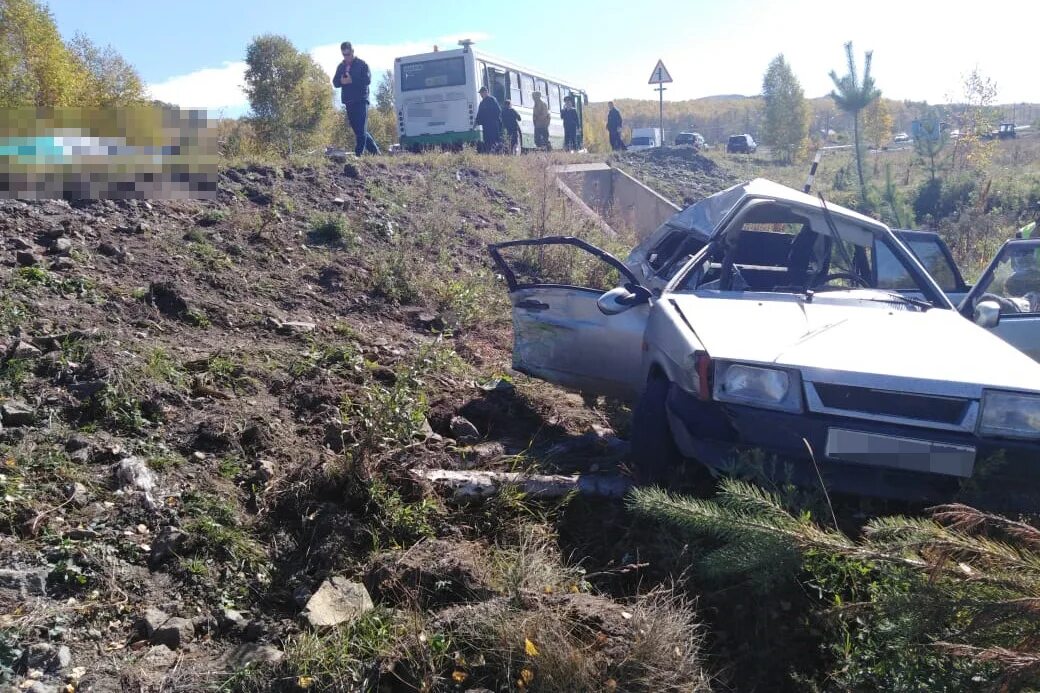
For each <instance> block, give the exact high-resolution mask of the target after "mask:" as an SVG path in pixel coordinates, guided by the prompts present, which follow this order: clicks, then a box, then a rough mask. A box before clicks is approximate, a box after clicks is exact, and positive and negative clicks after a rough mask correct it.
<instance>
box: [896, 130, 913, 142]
mask: <svg viewBox="0 0 1040 693" xmlns="http://www.w3.org/2000/svg"><path fill="white" fill-rule="evenodd" d="M892 141H893V142H895V143H896V144H901V143H903V142H909V141H910V135H908V134H906V133H905V132H901V133H899V134H898V135H896V136H895V137H893V138H892Z"/></svg>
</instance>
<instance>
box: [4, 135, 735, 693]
mask: <svg viewBox="0 0 1040 693" xmlns="http://www.w3.org/2000/svg"><path fill="white" fill-rule="evenodd" d="M642 156H643V158H645V159H646V162H647V166H648V167H649V168H648V169H647V170H648V171H649V172H650V173H651V174H653V172H655V171H657V167H664V166H671V165H672V161H673V158H674V157H675V156H679V158H680V162H681V164H682V166H684V167H688V164H689V162H688V161H687V160H688V159H690V157H691V156H692V157H696V155H695V154H687V153H686V152H680V154H678V155H673V154H651V155H642ZM636 157H637V155H625V156H623V157H621V160H622V161H623V162H628V161H630V160H631V161H635V160H636ZM525 159H526V157H525ZM543 163H544V162H543ZM709 163H710V162H709ZM689 168H690V174H689V176H688V177H687V178H684V179H682V182H681V183H680V184H679V185H680V188H678V189H677V190H681V192H682V194H683V195H686V194H687V193H689V194H694V193H698V192H700V191H705V192H707V191H708V190H707V186H709V185H710V186H711V187H712V190H711V191H714V190H716V189H718V188H719V187H721V185H719V184H718V182H717V181H718V178H717V177H718V174H717V172H714V171H713V170H712V169H711V168H710V167H709V166H707V165H706V164H704V162H703V161H701V160H700V159H699V158H697V159H696V161H695V165H694V166H692V167H689ZM532 171H534V173H532ZM537 171H538V164H532V163H522V162H520V161H519V160H507V159H501V160H498V159H496V160H493V161H481V160H479V159H478V158H476V157H474V156H472V155H459V156H447V155H431V156H427V157H422V158H419V157H397V158H393V159H386V160H382V161H378V160H377V161H374V162H373V161H367V160H366V161H362V162H359V163H347V164H346V165H345V166H344V165H342V164H334V163H330V162H311V163H309V164H306V165H293V166H290V165H270V164H242V165H236V166H229V167H227V168H225V169H224V170H222V172H221V176H220V186H219V196H218V199H217V200H216V201H205V202H203V201H170V202H158V201H152V202H143V201H141V202H135V201H124V202H112V201H108V202H103V201H88V202H82V203H74V204H71V205H70V204H68V203H65V202H61V201H45V202H20V201H0V241H2V254H0V261H2V266H0V292H2V293H0V417H2V419H0V421H2V430H0V556H2V557H3V558H2V561H0V566H2V567H0V690H12V691H14V690H29V691H38V692H41V693H42V692H44V691H58V690H61V691H116V690H134V691H160V690H207V689H212V690H377V689H378V690H452V691H456V690H457V691H464V690H474V691H475V690H485V689H493V690H615V689H616V690H647V691H649V690H692V689H699V688H702V687H705V686H706V684H705V681H706V675H705V674H704V672H703V671H702V669H701V666H700V660H699V651H698V648H699V636H698V635H697V633H696V630H695V621H694V617H693V613H692V610H691V609H690V608H689V606H688V605H686V604H685V603H683V602H682V601H681V600H678V598H677V597H675V596H674V595H672V594H671V593H670V592H667V591H660V590H648V589H642V588H640V587H639V584H640V580H641V579H642V578H640V577H639V576H638V570H639V569H638V564H639V563H640V561H639V560H637V559H636V557H635V556H632V555H626V554H625V550H624V548H623V547H621V545H620V544H618V545H613V544H610V545H605V546H604V548H603V550H602V552H601V553H600V554H599V558H598V559H597V560H593V561H586V563H585V568H584V569H582V568H578V567H576V561H577V560H579V559H581V558H582V556H583V555H584V554H580V555H572V554H573V553H574V552H573V550H572V549H573V546H568V545H566V544H562V545H561V543H560V541H559V540H558V538H557V535H556V530H555V527H556V525H555V522H556V518H558V517H559V516H560V514H561V513H565V512H567V511H566V509H565V506H566V502H561V503H558V504H555V505H546V504H544V503H543V504H534V503H532V502H530V501H529V500H528V499H526V498H524V497H523V496H522V494H519V493H515V492H510V491H508V490H506V491H503V492H501V493H499V494H498V495H497V496H496V497H495V498H494V499H492V500H491V501H489V502H487V503H484V504H481V505H477V506H471V505H470V506H467V505H463V506H459V505H457V504H454V503H453V502H451V501H450V500H448V499H446V498H445V497H443V496H442V495H441V494H439V493H438V492H437V490H436V489H434V488H432V487H431V486H430V485H429V484H426V483H424V482H422V481H421V479H419V478H418V477H417V476H416V474H415V473H414V472H415V471H416V470H418V469H426V468H445V469H455V470H460V469H469V468H473V467H480V468H485V469H497V470H510V471H537V472H555V471H568V472H569V471H574V470H582V471H589V470H594V471H595V470H601V471H602V470H608V469H617V468H618V465H619V464H620V465H621V467H622V468H623V466H624V464H623V462H624V454H625V449H626V444H625V442H624V438H625V426H626V425H627V424H626V422H627V412H626V411H625V410H623V409H620V408H618V407H617V406H616V405H612V404H610V403H605V402H598V403H596V402H587V401H583V400H582V399H581V398H580V397H577V396H574V395H569V394H566V393H563V392H561V391H559V390H556V389H554V388H551V387H548V386H546V385H544V384H541V383H538V382H535V381H530V380H528V379H526V378H523V377H521V376H519V375H518V374H516V373H513V372H511V371H510V369H509V358H510V356H509V354H510V351H509V350H510V338H511V334H510V323H509V317H508V304H507V302H506V300H505V292H504V290H503V287H502V285H501V283H500V282H499V281H498V280H497V279H496V277H495V276H494V273H493V270H492V268H491V266H490V263H489V262H488V259H487V254H486V250H485V244H486V243H487V242H488V241H490V240H495V239H502V238H509V237H521V236H526V235H527V234H528V233H529V232H530V228H531V227H532V225H533V224H534V223H535V220H536V218H537V219H538V220H539V223H542V224H544V223H545V222H546V220H547V219H548V220H549V222H550V224H551V225H552V226H553V228H554V229H562V230H564V231H566V232H568V233H575V234H578V235H585V236H587V237H592V238H593V240H595V233H596V231H595V227H594V225H592V224H591V223H588V222H586V221H582V220H581V219H575V218H572V217H570V216H569V215H568V213H567V212H566V211H561V210H559V209H557V208H556V207H554V205H555V203H554V202H553V201H551V200H550V199H549V195H550V193H549V192H547V190H544V189H542V188H540V187H539V186H540V183H539V180H540V178H539V175H540V174H538V172H537ZM651 182H653V181H651ZM590 512H591V511H590ZM617 512H618V511H617V509H616V508H614V509H610V510H608V511H607V515H605V517H610V516H611V513H613V514H615V515H616V513H617ZM580 525H581V522H579V523H578V526H580ZM583 531H587V528H581V529H577V530H575V532H574V533H572V534H573V536H578V535H580V534H581V532H583ZM572 538H573V537H572ZM579 553H580V552H579ZM565 558H566V560H565ZM634 565H635V566H636V567H635V568H633V567H632V566H634ZM633 571H635V573H636V575H632V573H633ZM604 586H607V587H609V589H608V588H605V587H604Z"/></svg>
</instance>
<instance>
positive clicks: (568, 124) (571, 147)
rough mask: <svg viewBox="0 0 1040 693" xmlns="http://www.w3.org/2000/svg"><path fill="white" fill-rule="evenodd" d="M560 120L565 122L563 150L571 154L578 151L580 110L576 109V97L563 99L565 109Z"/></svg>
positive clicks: (561, 112)
mask: <svg viewBox="0 0 1040 693" xmlns="http://www.w3.org/2000/svg"><path fill="white" fill-rule="evenodd" d="M560 119H561V120H563V148H564V149H566V150H567V151H569V152H574V151H577V150H578V110H577V109H576V108H574V97H573V96H566V97H564V99H563V109H562V110H561V111H560Z"/></svg>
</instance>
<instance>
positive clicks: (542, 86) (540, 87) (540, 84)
mask: <svg viewBox="0 0 1040 693" xmlns="http://www.w3.org/2000/svg"><path fill="white" fill-rule="evenodd" d="M535 87H536V88H537V89H536V91H540V92H542V101H544V102H545V104H546V107H548V105H549V85H547V84H546V83H545V80H544V79H540V80H538V81H537V82H536V83H535Z"/></svg>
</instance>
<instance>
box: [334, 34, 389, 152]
mask: <svg viewBox="0 0 1040 693" xmlns="http://www.w3.org/2000/svg"><path fill="white" fill-rule="evenodd" d="M339 50H340V53H342V54H343V62H341V63H340V64H339V65H337V66H336V75H335V76H334V77H333V78H332V86H333V87H334V88H339V90H340V100H341V101H342V102H343V109H344V110H345V111H346V112H347V124H348V125H350V129H351V130H353V131H354V142H355V144H354V153H355V154H357V155H358V156H361V155H362V154H363V153H364V152H368V153H369V154H378V153H379V145H377V144H376V141H375V140H374V139H372V135H370V134H369V133H368V129H367V125H368V85H369V84H371V83H372V71H371V70H369V69H368V63H366V62H365V61H364V60H362V59H361V58H358V57H356V56H355V55H354V47H353V46H352V45H351V44H350V41H344V42H343V43H341V44H339Z"/></svg>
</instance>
